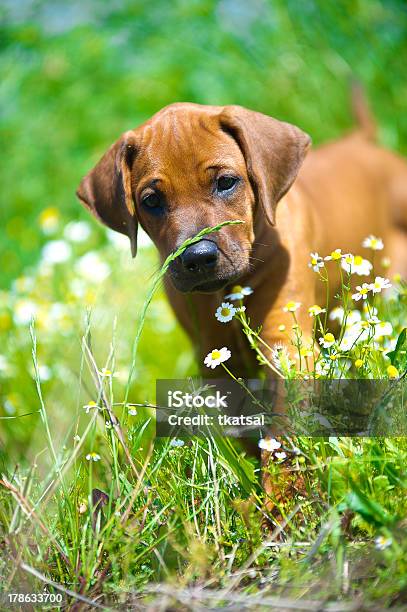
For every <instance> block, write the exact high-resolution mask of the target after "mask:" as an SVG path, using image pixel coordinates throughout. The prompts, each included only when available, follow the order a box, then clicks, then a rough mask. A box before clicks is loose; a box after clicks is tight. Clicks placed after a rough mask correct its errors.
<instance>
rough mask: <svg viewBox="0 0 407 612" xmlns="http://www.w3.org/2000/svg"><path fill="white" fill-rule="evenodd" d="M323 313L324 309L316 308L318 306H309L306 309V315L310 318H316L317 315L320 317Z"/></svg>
mask: <svg viewBox="0 0 407 612" xmlns="http://www.w3.org/2000/svg"><path fill="white" fill-rule="evenodd" d="M323 312H326V309H325V308H321V306H318V304H314V305H313V306H310V307H309V308H308V313H309V316H310V317H316V316H317V315H320V314H322V313H323Z"/></svg>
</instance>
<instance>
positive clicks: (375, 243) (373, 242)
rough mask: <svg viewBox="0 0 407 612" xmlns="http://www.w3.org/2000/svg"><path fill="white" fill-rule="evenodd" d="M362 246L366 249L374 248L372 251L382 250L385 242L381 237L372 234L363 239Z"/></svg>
mask: <svg viewBox="0 0 407 612" xmlns="http://www.w3.org/2000/svg"><path fill="white" fill-rule="evenodd" d="M362 246H364V247H365V248H366V249H372V251H381V250H382V249H383V247H384V244H383V240H382V239H381V238H377V237H376V236H373V234H370V236H368V237H367V238H365V239H364V240H363V242H362Z"/></svg>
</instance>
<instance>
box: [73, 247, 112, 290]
mask: <svg viewBox="0 0 407 612" xmlns="http://www.w3.org/2000/svg"><path fill="white" fill-rule="evenodd" d="M75 271H76V272H77V273H78V274H79V276H81V277H82V278H84V279H85V280H87V281H89V282H91V283H102V282H103V281H104V280H105V279H106V278H107V277H108V276H109V274H110V272H111V270H110V267H109V266H108V264H107V263H106V262H104V261H103V260H102V259H101V257H100V255H99V254H98V253H97V252H94V251H89V253H86V254H85V255H83V256H82V257H80V258H79V259H78V261H77V262H76V264H75Z"/></svg>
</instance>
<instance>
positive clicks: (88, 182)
mask: <svg viewBox="0 0 407 612" xmlns="http://www.w3.org/2000/svg"><path fill="white" fill-rule="evenodd" d="M136 153H137V148H136V141H135V135H134V132H131V131H130V132H126V133H125V134H123V136H122V137H121V138H119V140H118V141H117V142H115V143H114V144H113V145H112V146H111V147H110V149H109V150H108V151H107V152H106V153H105V154H104V155H103V157H102V159H101V160H100V161H99V162H98V163H97V164H96V166H95V167H94V168H93V169H92V170H91V171H90V172H89V173H88V174H87V175H86V176H85V177H84V178H83V179H82V181H81V183H80V185H79V187H78V190H77V192H76V195H77V196H78V198H79V200H80V201H81V203H82V204H84V205H85V206H86V208H87V209H88V210H90V212H91V213H92V214H93V215H94V216H95V217H96V218H97V219H98V220H99V221H101V222H102V223H104V224H105V225H107V226H108V227H110V228H111V229H113V230H115V231H116V232H120V233H122V234H125V235H126V236H128V237H129V238H130V245H131V254H132V256H133V257H135V256H136V252H137V226H138V224H137V217H136V210H135V206H134V201H133V194H132V189H131V167H132V163H133V160H134V157H135V155H136Z"/></svg>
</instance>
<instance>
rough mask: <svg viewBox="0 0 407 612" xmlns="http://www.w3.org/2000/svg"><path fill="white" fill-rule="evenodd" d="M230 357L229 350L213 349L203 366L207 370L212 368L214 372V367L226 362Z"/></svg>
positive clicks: (223, 348) (225, 348)
mask: <svg viewBox="0 0 407 612" xmlns="http://www.w3.org/2000/svg"><path fill="white" fill-rule="evenodd" d="M231 356H232V353H231V352H230V351H229V349H228V348H227V347H226V346H224V347H222V348H221V349H213V351H211V352H210V353H208V354H207V356H206V357H205V359H204V364H205V365H206V367H207V368H212V370H214V369H215V368H216V366H218V365H219V364H221V363H223V362H224V361H227V360H228V359H230V357H231Z"/></svg>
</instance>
